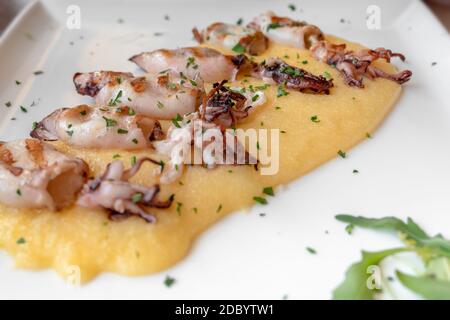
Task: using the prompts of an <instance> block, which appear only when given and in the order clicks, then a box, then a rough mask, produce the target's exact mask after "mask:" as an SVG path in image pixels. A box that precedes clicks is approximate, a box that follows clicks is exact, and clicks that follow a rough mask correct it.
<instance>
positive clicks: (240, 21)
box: [236, 18, 244, 26]
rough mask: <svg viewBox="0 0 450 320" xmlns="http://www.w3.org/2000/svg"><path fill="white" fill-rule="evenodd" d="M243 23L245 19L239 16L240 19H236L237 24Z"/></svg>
mask: <svg viewBox="0 0 450 320" xmlns="http://www.w3.org/2000/svg"><path fill="white" fill-rule="evenodd" d="M243 23H244V19H242V18H239V19H238V20H237V21H236V24H237V25H238V26H241V25H242V24H243Z"/></svg>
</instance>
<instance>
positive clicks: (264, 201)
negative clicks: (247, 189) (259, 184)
mask: <svg viewBox="0 0 450 320" xmlns="http://www.w3.org/2000/svg"><path fill="white" fill-rule="evenodd" d="M253 200H254V201H255V202H256V203H259V204H263V205H265V204H267V200H266V199H264V198H262V197H253Z"/></svg>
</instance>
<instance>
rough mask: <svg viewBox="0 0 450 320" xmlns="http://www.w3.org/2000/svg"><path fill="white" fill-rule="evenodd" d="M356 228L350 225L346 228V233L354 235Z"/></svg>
mask: <svg viewBox="0 0 450 320" xmlns="http://www.w3.org/2000/svg"><path fill="white" fill-rule="evenodd" d="M354 228H355V225H353V224H351V223H350V224H348V225H347V226H346V227H345V231H347V233H348V234H352V233H353V229H354Z"/></svg>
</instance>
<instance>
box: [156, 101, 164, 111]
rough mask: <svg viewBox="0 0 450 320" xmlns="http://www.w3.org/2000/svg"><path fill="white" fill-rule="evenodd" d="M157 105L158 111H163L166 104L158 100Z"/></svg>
mask: <svg viewBox="0 0 450 320" xmlns="http://www.w3.org/2000/svg"><path fill="white" fill-rule="evenodd" d="M156 105H157V106H158V109H162V108H164V104H163V103H162V102H161V101H159V100H158V102H157V103H156Z"/></svg>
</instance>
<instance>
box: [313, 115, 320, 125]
mask: <svg viewBox="0 0 450 320" xmlns="http://www.w3.org/2000/svg"><path fill="white" fill-rule="evenodd" d="M311 121H312V122H315V123H319V122H320V120H319V118H318V117H317V116H312V117H311Z"/></svg>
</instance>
